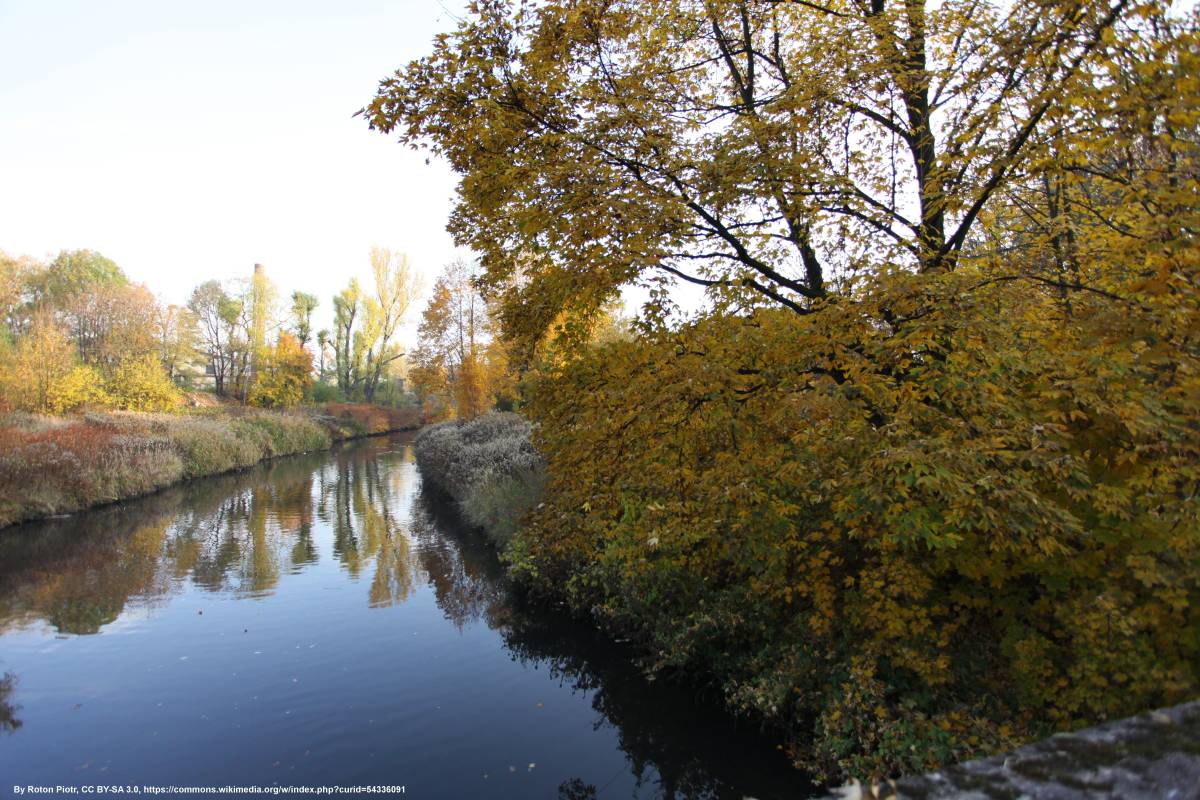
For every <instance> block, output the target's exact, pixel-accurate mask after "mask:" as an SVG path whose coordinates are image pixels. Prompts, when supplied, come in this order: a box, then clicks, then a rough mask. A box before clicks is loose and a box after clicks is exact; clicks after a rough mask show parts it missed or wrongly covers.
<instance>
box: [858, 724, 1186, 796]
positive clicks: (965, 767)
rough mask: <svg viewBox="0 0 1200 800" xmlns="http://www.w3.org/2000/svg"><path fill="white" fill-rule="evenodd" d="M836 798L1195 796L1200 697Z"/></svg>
mask: <svg viewBox="0 0 1200 800" xmlns="http://www.w3.org/2000/svg"><path fill="white" fill-rule="evenodd" d="M835 796H839V797H842V798H867V797H879V798H904V799H906V800H907V799H909V798H911V800H949V798H955V800H985V798H986V800H992V799H993V798H1004V799H1005V800H1018V798H1031V799H1032V800H1084V798H1088V800H1091V799H1092V798H1122V800H1142V799H1143V798H1145V799H1146V800H1149V799H1150V798H1153V799H1154V800H1163V799H1164V798H1165V799H1169V800H1200V701H1195V702H1191V703H1184V704H1183V705H1179V706H1175V707H1173V708H1167V709H1163V710H1161V711H1151V712H1149V713H1146V714H1141V715H1139V716H1136V717H1130V718H1129V719H1123V720H1117V721H1115V722H1109V723H1106V724H1104V725H1100V726H1097V727H1095V728H1087V729H1085V730H1082V731H1077V732H1075V733H1064V734H1058V735H1056V736H1052V737H1051V738H1049V739H1046V740H1045V741H1041V742H1036V743H1034V744H1030V745H1026V746H1025V747H1022V748H1020V749H1018V750H1014V751H1013V752H1011V753H1008V754H1006V755H1002V756H995V757H993V758H983V759H979V760H978V761H968V762H965V763H963V764H957V765H955V766H953V767H949V768H947V769H944V770H941V771H939V772H932V773H930V774H928V775H914V776H910V777H907V778H903V779H901V780H898V781H895V782H889V784H887V785H885V786H877V787H870V788H868V787H861V786H857V785H852V786H847V787H844V788H842V789H840V790H838V793H837V794H836V795H835Z"/></svg>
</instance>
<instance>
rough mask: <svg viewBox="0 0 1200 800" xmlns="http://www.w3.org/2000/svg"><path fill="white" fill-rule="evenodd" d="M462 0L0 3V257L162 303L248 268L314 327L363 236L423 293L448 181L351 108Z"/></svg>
mask: <svg viewBox="0 0 1200 800" xmlns="http://www.w3.org/2000/svg"><path fill="white" fill-rule="evenodd" d="M462 5H463V0H441V2H438V0H427V1H424V0H390V1H389V2H384V1H383V0H338V1H337V2H308V1H307V0H287V1H286V2H284V1H282V0H254V1H253V2H250V1H249V0H240V2H232V1H230V0H206V1H205V2H203V3H200V2H187V3H184V2H167V1H164V0H105V2H96V0H0V250H4V251H6V252H8V253H10V254H12V255H31V256H35V257H38V258H46V257H52V256H53V255H54V254H55V253H57V252H58V251H59V250H62V249H74V248H91V249H93V250H98V251H100V252H101V253H103V254H104V255H106V256H108V257H109V258H111V259H113V260H114V261H116V262H117V264H118V265H120V266H121V268H122V269H123V270H124V271H125V273H126V274H127V275H129V277H130V278H131V279H132V280H134V281H137V282H141V283H145V284H147V285H148V286H149V287H150V289H151V290H152V291H154V292H155V293H156V294H158V295H159V296H160V297H161V298H162V299H163V300H165V301H167V302H172V303H182V302H184V301H185V300H186V298H187V296H188V294H189V292H190V291H191V289H192V287H193V286H195V285H196V284H197V283H200V282H201V281H204V280H207V279H210V278H217V279H221V280H225V279H230V278H237V277H247V276H249V275H250V272H251V270H252V268H253V265H254V263H255V262H260V263H262V264H264V265H265V266H266V269H267V273H268V275H270V276H271V278H272V279H273V280H274V281H275V282H276V284H277V285H278V286H279V289H280V292H281V294H284V295H286V294H290V293H291V291H292V290H295V289H300V290H303V291H307V292H312V293H314V294H316V295H317V296H318V297H319V298H320V300H321V308H319V309H318V322H319V324H320V325H321V326H326V325H328V320H329V319H330V317H331V312H330V305H331V302H330V297H331V296H332V294H333V293H334V292H336V291H338V290H340V289H341V288H342V287H343V286H345V284H346V283H347V281H348V280H349V279H350V277H352V276H354V275H357V276H359V277H360V279H363V280H364V282H367V283H369V280H368V276H369V262H368V258H367V254H368V250H369V248H370V246H371V244H372V243H377V244H381V245H386V246H389V247H392V248H394V249H398V250H402V251H404V252H406V253H408V255H409V257H410V259H411V260H412V261H413V263H414V264H415V265H416V266H417V267H418V268H420V269H421V271H422V272H423V273H424V274H425V275H426V283H427V284H429V283H432V281H433V278H434V277H435V276H436V274H437V272H438V271H439V269H440V268H441V266H442V265H443V264H444V263H445V262H446V261H447V260H449V259H450V258H451V257H453V256H454V255H455V249H454V245H453V242H452V241H451V238H450V235H449V234H448V233H446V230H445V226H446V220H447V218H448V216H449V212H450V208H451V197H452V194H453V190H454V186H455V183H456V181H455V178H454V176H453V174H452V173H451V172H450V170H449V168H448V167H447V166H446V165H445V164H444V163H442V162H439V161H438V160H437V159H436V158H432V157H431V156H430V154H429V153H427V152H414V151H412V150H409V149H408V148H406V147H403V146H402V145H399V144H397V143H396V142H395V141H394V139H392V138H391V137H388V136H384V135H383V134H380V133H378V132H375V131H370V130H368V129H367V125H366V123H365V122H364V121H363V120H362V119H360V118H355V117H352V114H353V113H354V112H355V111H356V110H358V109H359V108H361V107H362V106H364V105H366V103H367V102H369V101H370V99H371V97H372V96H373V94H374V91H375V87H376V85H377V83H378V81H379V80H380V79H381V78H383V77H385V76H386V75H388V74H390V73H391V72H392V71H393V70H395V69H396V68H397V67H400V66H402V65H403V64H405V63H407V62H408V61H409V60H411V59H413V58H417V57H420V56H422V55H424V54H426V53H427V52H428V51H429V50H430V42H431V40H432V38H433V36H434V35H435V34H436V33H438V32H441V31H449V30H451V29H452V28H453V25H454V19H453V18H452V17H451V16H450V13H449V12H457V11H458V10H459V9H460V8H461V6H462ZM447 9H449V12H448V11H447ZM426 158H429V159H430V163H429V164H426ZM468 255H469V254H468ZM419 310H420V308H419V306H418V308H416V309H414V311H413V312H411V313H410V320H413V319H414V318H415V317H416V316H417V314H418V313H419ZM410 324H411V322H410Z"/></svg>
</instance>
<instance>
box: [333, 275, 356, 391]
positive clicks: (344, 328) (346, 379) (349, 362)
mask: <svg viewBox="0 0 1200 800" xmlns="http://www.w3.org/2000/svg"><path fill="white" fill-rule="evenodd" d="M361 307H362V287H361V286H360V285H359V283H358V278H351V279H350V283H349V285H347V286H346V288H345V289H343V290H342V291H341V292H339V293H338V294H336V295H334V298H333V356H334V366H335V368H336V372H337V386H338V391H340V392H341V393H342V396H343V397H350V395H351V393H352V392H353V389H354V382H355V376H356V374H357V373H358V372H359V370H360V364H358V363H356V361H355V360H354V359H353V352H352V350H351V348H352V346H353V342H354V320H355V319H356V318H357V317H358V314H359V311H360V310H361Z"/></svg>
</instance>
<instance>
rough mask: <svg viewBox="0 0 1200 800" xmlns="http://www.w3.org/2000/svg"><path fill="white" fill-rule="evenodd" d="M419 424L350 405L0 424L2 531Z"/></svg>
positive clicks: (400, 413)
mask: <svg viewBox="0 0 1200 800" xmlns="http://www.w3.org/2000/svg"><path fill="white" fill-rule="evenodd" d="M420 424H421V418H420V412H419V411H418V410H416V409H388V408H381V407H378V406H370V405H365V404H355V403H336V404H331V405H327V406H319V407H310V408H301V409H297V410H295V411H289V412H279V411H263V410H255V409H248V408H242V407H228V406H226V407H219V408H209V409H198V410H194V411H191V412H189V413H185V414H149V413H138V412H113V413H101V414H86V415H83V416H78V417H48V416H40V415H32V414H13V415H10V416H8V417H4V418H0V528H2V527H5V526H8V525H13V524H16V523H18V522H25V521H28V520H33V519H39V518H43V517H49V516H55V515H58V514H68V513H73V512H75V511H80V510H82V509H85V508H90V507H92V506H99V505H104V504H107V503H113V502H117V501H119V500H126V499H129V498H132V497H138V496H141V495H145V494H149V493H151V492H154V491H157V490H159V489H162V488H164V487H166V486H170V485H172V484H175V483H179V482H181V481H186V480H191V479H192V478H199V477H203V476H206V475H217V474H220V473H223V472H229V471H232V470H238V469H244V468H246V467H249V466H251V465H253V464H257V463H258V462H260V461H264V460H266V459H270V458H275V457H277V456H284V455H291V454H294V453H304V452H309V451H314V450H325V449H328V448H329V447H331V446H332V445H333V444H334V443H336V442H340V441H345V440H347V439H356V438H360V437H364V436H375V435H378V434H383V433H389V432H392V431H399V430H412V429H415V428H417V427H419V426H420Z"/></svg>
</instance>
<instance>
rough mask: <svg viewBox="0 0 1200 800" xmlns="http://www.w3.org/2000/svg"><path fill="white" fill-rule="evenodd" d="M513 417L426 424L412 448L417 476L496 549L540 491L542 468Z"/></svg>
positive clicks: (523, 426)
mask: <svg viewBox="0 0 1200 800" xmlns="http://www.w3.org/2000/svg"><path fill="white" fill-rule="evenodd" d="M530 433H531V427H530V424H529V421H528V420H526V419H525V418H524V417H522V416H520V415H519V414H508V413H503V414H487V415H486V416H482V417H479V418H477V419H474V420H472V421H470V422H466V423H459V422H443V423H441V424H439V425H430V426H429V427H427V428H425V429H424V430H423V431H421V433H420V434H418V435H417V438H416V440H415V441H414V442H413V448H414V451H415V454H416V457H417V463H418V464H419V465H420V467H421V475H422V477H423V478H424V479H425V480H426V481H428V482H430V483H431V484H433V485H434V486H435V487H436V488H437V489H439V490H441V491H442V492H444V493H446V494H448V495H450V497H452V498H453V499H454V500H455V501H457V503H458V507H459V509H460V510H461V512H462V515H463V517H464V518H465V519H466V520H467V521H468V522H470V523H471V524H472V525H474V526H476V527H478V528H482V529H483V530H484V531H485V532H486V533H487V535H488V536H489V538H491V539H492V541H493V542H495V543H496V544H497V545H498V546H501V547H502V546H504V545H505V544H507V543H508V541H509V540H510V539H511V538H512V536H513V534H514V533H515V532H516V530H517V524H518V522H519V521H520V518H521V515H522V514H523V513H524V512H525V511H527V510H528V509H530V508H531V507H533V506H534V505H535V504H536V503H537V501H538V498H539V497H540V496H541V493H542V486H543V482H544V479H545V471H546V466H545V462H544V461H543V460H542V458H541V456H539V455H538V453H537V451H536V450H535V449H534V447H533V444H532V443H531V442H530Z"/></svg>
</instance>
